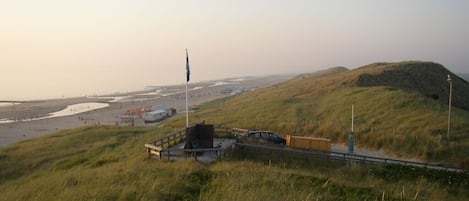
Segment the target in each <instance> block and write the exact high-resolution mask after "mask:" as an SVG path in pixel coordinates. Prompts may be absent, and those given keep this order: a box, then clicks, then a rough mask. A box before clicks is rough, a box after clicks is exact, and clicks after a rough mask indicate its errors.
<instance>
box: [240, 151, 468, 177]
mask: <svg viewBox="0 0 469 201" xmlns="http://www.w3.org/2000/svg"><path fill="white" fill-rule="evenodd" d="M235 146H236V147H248V148H254V149H264V150H271V151H279V152H284V153H293V154H306V155H308V156H313V157H318V156H320V157H322V158H324V157H327V158H329V159H334V160H341V161H353V162H361V163H379V164H388V165H391V164H397V165H404V166H410V167H424V168H428V169H435V170H446V171H452V172H463V173H466V174H469V172H468V171H467V170H463V169H459V168H456V167H450V166H440V165H434V164H429V163H421V162H413V161H405V160H397V159H390V158H380V157H373V156H365V155H358V154H349V153H341V152H332V151H331V152H320V151H304V150H294V149H286V148H279V147H270V146H262V145H253V144H244V143H235Z"/></svg>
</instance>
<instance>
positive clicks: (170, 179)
mask: <svg viewBox="0 0 469 201" xmlns="http://www.w3.org/2000/svg"><path fill="white" fill-rule="evenodd" d="M171 132H172V130H169V129H167V128H156V127H150V128H130V127H112V126H111V127H109V126H96V127H84V128H78V129H72V130H65V131H60V132H58V133H55V134H51V135H47V136H43V137H40V138H37V139H32V140H28V141H24V142H21V143H17V144H13V145H10V146H7V147H5V148H1V149H0V194H1V196H0V200H8V201H9V200H162V201H170V200H175V201H176V200H200V201H209V200H246V201H251V200H253V201H254V200H465V199H466V198H467V196H469V193H468V191H467V189H469V184H468V181H469V178H468V176H467V175H462V176H461V175H457V174H455V173H454V174H453V173H446V172H439V171H432V170H429V173H425V172H424V171H421V170H417V171H416V170H415V169H406V168H404V169H402V167H386V166H384V167H380V166H366V165H358V164H348V163H342V162H331V161H322V160H312V159H310V160H305V159H303V158H295V157H291V156H281V155H275V156H274V155H272V154H271V153H261V152H249V151H238V152H235V154H234V155H232V156H230V157H228V158H226V159H225V160H222V161H217V162H215V163H212V164H204V163H201V162H198V161H194V160H183V161H166V160H161V161H160V160H156V159H148V158H147V154H146V150H145V148H144V147H143V144H144V143H146V142H148V141H151V140H152V139H154V138H156V137H158V136H162V135H166V134H169V133H171ZM422 172H423V173H422ZM451 178H459V179H451ZM447 181H450V182H452V183H450V184H448V183H446V182H447Z"/></svg>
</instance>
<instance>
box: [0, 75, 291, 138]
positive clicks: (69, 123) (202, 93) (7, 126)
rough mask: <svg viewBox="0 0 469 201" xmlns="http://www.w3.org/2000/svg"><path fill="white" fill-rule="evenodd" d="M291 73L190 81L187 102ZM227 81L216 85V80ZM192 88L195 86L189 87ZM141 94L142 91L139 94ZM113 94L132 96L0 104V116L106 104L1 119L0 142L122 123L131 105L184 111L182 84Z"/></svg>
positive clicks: (212, 97) (254, 86) (271, 81)
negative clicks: (97, 104) (59, 114)
mask: <svg viewBox="0 0 469 201" xmlns="http://www.w3.org/2000/svg"><path fill="white" fill-rule="evenodd" d="M290 77H291V76H268V77H256V78H249V79H245V80H230V79H227V80H219V81H213V82H201V83H193V84H192V83H191V84H189V106H190V107H193V106H196V105H199V104H202V103H204V102H207V101H211V100H215V99H218V98H222V97H226V96H231V95H232V94H230V93H226V92H227V91H229V90H230V89H239V88H243V89H245V90H247V91H250V90H253V89H257V88H263V87H266V86H270V85H272V84H275V83H279V82H282V81H285V80H287V79H289V78H290ZM222 82H225V83H230V84H222V85H217V84H216V83H222ZM157 89H164V90H172V91H179V92H181V93H178V94H172V95H166V96H161V94H160V95H158V94H157V93H154V94H153V93H151V94H147V93H149V92H154V91H156V90H157ZM191 89H195V90H191ZM138 94H142V95H138ZM113 96H116V97H117V96H132V97H133V98H134V99H133V100H127V101H125V102H112V101H111V100H113V98H112V97H111V96H110V95H108V96H102V97H80V98H69V99H54V100H40V101H28V102H22V103H20V104H17V105H12V106H3V107H0V119H5V118H15V119H29V118H37V117H43V116H47V115H48V114H49V113H52V112H57V111H59V110H63V109H65V108H66V107H67V106H68V105H72V104H77V103H88V102H103V103H104V102H105V103H109V107H106V108H102V109H98V110H93V111H88V112H85V113H80V114H76V115H72V116H65V117H55V118H50V119H42V120H34V121H26V122H15V123H3V124H0V146H6V145H9V144H12V143H15V142H19V141H22V140H27V139H31V138H34V137H38V136H41V135H45V134H49V133H52V132H56V131H59V130H63V129H70V128H76V127H81V126H84V125H94V124H109V125H116V124H119V125H120V124H121V119H120V115H121V114H122V113H124V112H125V111H127V110H129V109H133V108H141V107H151V106H166V107H174V108H176V110H177V112H178V113H184V112H185V85H174V86H161V87H159V88H155V90H152V91H139V92H133V93H126V94H118V95H113Z"/></svg>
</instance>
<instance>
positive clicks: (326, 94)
mask: <svg viewBox="0 0 469 201" xmlns="http://www.w3.org/2000/svg"><path fill="white" fill-rule="evenodd" d="M447 74H450V75H452V76H453V79H454V88H453V89H454V91H453V94H454V96H453V100H454V102H453V103H454V104H453V105H454V106H455V107H453V109H454V111H453V115H452V117H453V118H452V133H451V136H450V138H451V143H450V145H449V146H448V144H447V143H446V136H447V115H448V109H447V108H448V107H447V97H448V88H449V87H448V83H447V81H446V79H447ZM467 104H469V84H468V83H467V82H466V81H464V80H462V79H460V78H459V77H457V76H456V75H454V74H453V73H451V72H449V71H448V70H447V69H445V68H444V67H443V66H441V65H440V64H436V63H431V62H400V63H375V64H371V65H367V66H363V67H360V68H357V69H355V70H351V71H347V70H340V71H334V70H333V71H329V72H328V73H319V74H317V73H312V74H305V75H300V76H298V77H296V78H294V79H291V80H289V81H287V82H284V83H280V84H276V85H274V86H271V87H268V88H264V89H260V90H256V91H254V92H250V93H245V94H242V95H239V96H235V97H229V98H225V99H221V100H217V101H214V102H211V103H208V104H205V105H203V106H201V107H199V109H200V111H197V112H195V113H194V114H193V115H192V117H191V121H193V122H196V121H200V120H206V121H207V122H210V123H214V124H217V125H220V126H228V127H240V128H248V129H261V130H273V131H277V132H279V133H280V134H294V135H302V136H317V137H327V138H331V139H333V140H335V141H338V142H343V143H345V142H346V141H347V136H348V132H349V131H350V129H351V106H352V105H354V106H355V117H356V119H355V123H356V125H355V126H356V127H355V132H356V143H357V144H358V145H359V146H361V147H368V148H372V149H377V150H379V149H384V150H385V151H386V152H388V153H390V154H394V155H397V156H405V157H409V158H410V157H418V158H420V159H423V160H427V161H432V162H438V163H452V164H454V165H459V166H461V167H466V168H467V167H468V166H469V165H468V164H469V149H468V148H469V111H468V110H467V108H468V105H467ZM169 125H170V126H173V127H181V126H183V121H182V119H181V120H180V121H174V122H172V123H170V124H169Z"/></svg>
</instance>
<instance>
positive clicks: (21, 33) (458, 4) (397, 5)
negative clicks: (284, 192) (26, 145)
mask: <svg viewBox="0 0 469 201" xmlns="http://www.w3.org/2000/svg"><path fill="white" fill-rule="evenodd" d="M185 48H188V49H189V54H190V65H191V71H192V76H191V81H201V80H211V79H217V78H224V77H235V76H247V75H262V74H278V73H290V72H293V73H300V72H313V71H316V70H319V69H324V68H328V67H331V66H338V65H341V66H346V67H349V68H355V67H358V66H361V65H365V64H368V63H372V62H378V61H401V60H425V61H435V62H438V63H441V64H443V65H444V66H446V67H447V68H449V69H450V70H452V71H453V72H456V73H458V72H469V1H467V0H438V1H434V0H419V1H417V0H392V1H390V0H343V1H339V0H327V1H326V0H323V1H314V0H304V1H299V0H298V1H295V0H285V1H278V0H255V1H254V0H235V1H222V0H212V1H209V0H192V1H182V0H171V1H169V0H168V1H159V0H79V1H76V0H73V1H72V0H40V1H39V0H14V1H13V0H11V1H10V0H2V1H0V69H1V72H2V73H1V75H2V76H1V79H0V100H2V99H24V98H26V99H30V98H42V97H62V96H65V97H70V96H76V95H85V94H94V93H98V94H100V93H109V92H117V91H121V92H122V91H128V90H136V89H143V87H144V86H147V85H164V84H178V83H184V81H185V75H184V74H185V51H184V49H185Z"/></svg>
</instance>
